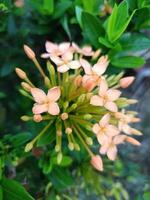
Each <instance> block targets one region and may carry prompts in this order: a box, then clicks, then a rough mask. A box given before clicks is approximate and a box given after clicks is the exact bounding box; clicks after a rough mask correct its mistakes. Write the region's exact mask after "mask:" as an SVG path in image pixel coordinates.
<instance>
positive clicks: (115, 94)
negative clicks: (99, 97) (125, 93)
mask: <svg viewBox="0 0 150 200" xmlns="http://www.w3.org/2000/svg"><path fill="white" fill-rule="evenodd" d="M106 95H107V97H108V99H109V100H110V101H115V100H117V99H118V98H119V97H120V95H121V92H120V91H119V90H114V89H109V90H107V94H106Z"/></svg>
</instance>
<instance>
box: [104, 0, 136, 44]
mask: <svg viewBox="0 0 150 200" xmlns="http://www.w3.org/2000/svg"><path fill="white" fill-rule="evenodd" d="M135 11H136V10H134V11H133V12H132V14H131V15H130V17H129V15H128V4H127V2H126V1H125V0H124V1H123V2H122V3H120V5H119V6H117V5H116V4H115V6H114V8H113V11H112V14H111V16H110V17H109V19H108V22H107V28H106V29H107V35H108V39H109V41H110V42H112V43H113V42H115V41H116V40H117V39H118V38H119V37H120V36H121V35H122V33H123V32H124V31H125V30H126V28H127V26H128V24H129V22H130V21H131V19H132V17H133V15H134V13H135Z"/></svg>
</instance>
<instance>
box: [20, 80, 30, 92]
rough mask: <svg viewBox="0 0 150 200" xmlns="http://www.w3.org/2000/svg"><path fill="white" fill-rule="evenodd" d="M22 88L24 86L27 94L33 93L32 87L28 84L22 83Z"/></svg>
mask: <svg viewBox="0 0 150 200" xmlns="http://www.w3.org/2000/svg"><path fill="white" fill-rule="evenodd" d="M21 86H22V87H23V89H24V90H26V91H27V92H30V91H31V88H32V87H31V86H30V85H29V84H28V83H26V82H22V83H21Z"/></svg>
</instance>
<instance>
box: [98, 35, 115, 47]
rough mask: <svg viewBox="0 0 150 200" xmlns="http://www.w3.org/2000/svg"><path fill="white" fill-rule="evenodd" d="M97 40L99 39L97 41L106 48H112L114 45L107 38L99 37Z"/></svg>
mask: <svg viewBox="0 0 150 200" xmlns="http://www.w3.org/2000/svg"><path fill="white" fill-rule="evenodd" d="M98 40H99V43H101V44H103V45H104V46H106V47H107V48H113V47H114V45H112V44H111V43H110V42H109V41H108V40H107V39H105V38H103V37H99V39H98Z"/></svg>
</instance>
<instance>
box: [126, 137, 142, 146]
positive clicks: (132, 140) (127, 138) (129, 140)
mask: <svg viewBox="0 0 150 200" xmlns="http://www.w3.org/2000/svg"><path fill="white" fill-rule="evenodd" d="M126 141H127V142H129V143H131V144H133V145H136V146H140V145H141V143H140V142H139V141H137V140H136V139H134V138H132V137H128V136H127V137H126Z"/></svg>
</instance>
